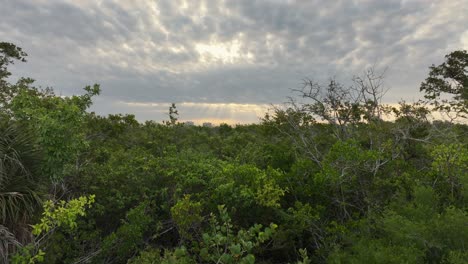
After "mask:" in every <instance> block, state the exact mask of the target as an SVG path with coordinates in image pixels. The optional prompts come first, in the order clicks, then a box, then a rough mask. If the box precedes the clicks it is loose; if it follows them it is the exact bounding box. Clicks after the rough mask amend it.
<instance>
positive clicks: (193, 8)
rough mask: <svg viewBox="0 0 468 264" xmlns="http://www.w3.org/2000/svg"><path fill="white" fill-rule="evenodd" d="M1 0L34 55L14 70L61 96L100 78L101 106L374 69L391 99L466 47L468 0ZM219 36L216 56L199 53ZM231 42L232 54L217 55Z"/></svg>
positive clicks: (228, 97) (229, 94)
mask: <svg viewBox="0 0 468 264" xmlns="http://www.w3.org/2000/svg"><path fill="white" fill-rule="evenodd" d="M2 2H3V3H2V8H1V9H0V16H1V17H2V19H1V20H0V39H1V40H2V41H11V42H14V43H17V44H18V45H19V46H22V47H23V48H24V49H25V50H27V51H28V53H29V54H30V60H29V62H28V63H27V64H25V65H16V66H15V68H14V70H15V72H16V76H32V77H34V78H36V79H37V80H38V82H39V83H40V84H42V85H44V86H47V85H50V86H53V87H55V88H57V89H58V90H60V91H61V92H62V93H63V94H71V93H76V92H79V91H80V88H81V87H83V86H84V85H86V84H89V83H94V82H98V83H101V85H102V88H103V97H104V98H106V100H107V101H108V102H111V101H110V100H116V101H124V102H135V101H137V102H138V101H139V102H148V101H152V102H188V101H193V102H213V103H221V102H235V103H270V102H271V103H278V102H283V101H284V100H285V97H286V96H289V95H290V91H289V89H290V88H297V87H298V86H299V85H300V81H301V79H302V78H304V77H310V78H313V79H317V80H326V79H327V78H328V77H330V76H342V78H341V79H342V80H344V81H345V82H346V78H347V77H349V76H351V75H353V74H359V73H361V72H362V71H363V70H364V68H365V67H368V66H371V65H374V64H377V65H378V66H381V67H385V66H388V67H389V71H388V75H387V80H386V82H387V86H389V87H391V88H392V90H391V91H390V92H389V93H388V98H389V101H392V102H393V101H396V100H399V99H400V98H417V97H419V92H418V90H419V89H418V85H419V83H420V82H421V81H422V80H423V79H424V77H425V74H427V67H428V66H429V65H431V64H433V63H439V62H440V61H441V60H442V59H443V55H445V54H447V53H448V52H450V51H451V50H452V49H461V48H465V49H467V48H468V47H466V46H465V47H463V46H461V45H462V44H461V39H460V36H461V35H462V33H463V32H466V31H467V29H466V26H465V25H467V24H468V17H467V16H466V15H464V14H466V13H468V0H450V1H417V0H409V1H399V0H391V1H379V0H374V1H371V0H355V1H348V0H341V1H325V2H324V1H319V0H316V1H280V0H277V1H251V0H239V1H223V2H220V1H217V0H201V1H175V0H161V1H154V2H152V1H126V2H119V1H99V2H98V1H84V2H78V1H75V2H72V1H70V2H67V1H33V0H16V1H13V0H4V1H2ZM184 2H185V3H184ZM184 5H186V7H185V9H184V8H183V6H184ZM466 34H467V33H466ZM467 36H468V35H467ZM234 41H237V42H234ZM216 42H219V43H218V44H219V45H221V46H218V47H215V49H216V48H217V49H218V50H217V51H216V50H215V51H214V52H215V53H213V54H214V55H213V54H212V56H214V57H209V56H208V55H209V54H208V55H206V54H200V53H199V50H197V47H198V46H197V44H205V45H208V46H207V47H209V45H212V44H216ZM232 43H236V45H238V46H236V47H235V48H236V49H238V50H237V52H238V53H239V54H238V55H236V54H235V56H238V57H235V56H234V55H233V56H234V57H233V58H232V59H231V60H230V61H222V59H221V58H218V57H216V56H222V55H219V54H222V52H225V50H228V49H229V48H231V49H234V47H233V46H229V45H233V44H232ZM466 43H468V40H466ZM222 45H225V46H222ZM216 52H218V55H216ZM247 54H251V55H249V56H250V57H248V56H247ZM203 56H208V57H206V58H211V60H212V61H204V60H206V58H205V57H203ZM210 56H211V55H210ZM343 76H344V77H343ZM107 105H108V106H109V107H108V108H106V109H104V110H102V111H103V112H112V111H114V110H115V109H114V110H112V111H111V110H110V108H112V107H116V106H115V105H113V104H112V103H108V104H107ZM128 107H130V106H128ZM125 109H127V108H125ZM125 109H122V110H125ZM128 109H129V111H130V110H131V107H130V108H128ZM140 110H141V109H140ZM140 110H139V111H140ZM140 114H141V113H140ZM145 116H146V115H145Z"/></svg>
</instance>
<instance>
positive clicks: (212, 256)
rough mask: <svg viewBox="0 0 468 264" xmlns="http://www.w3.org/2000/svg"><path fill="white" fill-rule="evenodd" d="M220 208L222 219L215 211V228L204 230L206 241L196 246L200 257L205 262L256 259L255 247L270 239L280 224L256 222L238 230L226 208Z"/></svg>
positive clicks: (213, 223) (212, 226) (213, 219)
mask: <svg viewBox="0 0 468 264" xmlns="http://www.w3.org/2000/svg"><path fill="white" fill-rule="evenodd" d="M218 210H219V218H220V219H219V220H221V221H219V220H218V218H217V217H215V216H214V215H213V214H212V215H211V219H210V226H211V230H210V231H209V232H206V233H203V235H202V241H201V242H199V243H198V245H196V246H195V249H194V251H195V252H196V253H198V254H199V258H200V260H202V262H204V263H225V264H228V263H255V256H254V255H253V254H252V252H253V250H254V248H256V247H258V246H260V244H262V243H264V242H266V241H267V240H269V239H270V238H271V237H272V236H273V234H274V233H275V231H276V229H277V225H275V224H270V226H269V227H266V228H264V229H262V228H263V227H262V225H254V226H253V227H251V228H249V229H248V230H244V229H241V230H239V231H238V232H237V234H236V233H235V231H234V230H235V229H234V226H233V224H232V222H231V218H230V217H229V215H228V213H227V210H226V208H225V207H224V206H219V207H218Z"/></svg>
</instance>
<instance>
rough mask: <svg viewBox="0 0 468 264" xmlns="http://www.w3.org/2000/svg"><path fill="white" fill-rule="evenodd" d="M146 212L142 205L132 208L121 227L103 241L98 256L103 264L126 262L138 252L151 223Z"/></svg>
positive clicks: (144, 205)
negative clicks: (105, 263) (104, 263)
mask: <svg viewBox="0 0 468 264" xmlns="http://www.w3.org/2000/svg"><path fill="white" fill-rule="evenodd" d="M146 210H147V204H144V203H143V204H140V205H138V206H137V207H135V208H132V209H131V210H130V211H129V212H128V213H127V216H126V220H125V221H123V223H122V225H121V226H120V227H119V228H118V229H117V230H116V231H115V232H113V233H112V234H110V235H109V236H107V237H106V238H105V239H104V241H103V244H102V253H101V255H100V259H102V261H103V262H117V263H122V262H126V261H127V260H128V259H130V257H131V256H133V255H134V254H135V252H137V251H138V248H139V247H141V246H142V244H143V238H144V235H145V232H146V231H147V230H148V228H149V227H150V224H151V221H152V219H151V217H149V216H148V215H147V212H146Z"/></svg>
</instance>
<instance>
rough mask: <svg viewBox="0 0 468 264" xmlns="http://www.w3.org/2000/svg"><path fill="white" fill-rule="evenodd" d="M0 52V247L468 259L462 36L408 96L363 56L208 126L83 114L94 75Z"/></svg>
mask: <svg viewBox="0 0 468 264" xmlns="http://www.w3.org/2000/svg"><path fill="white" fill-rule="evenodd" d="M0 55H1V57H0V262H4V263H9V262H10V263H38V262H44V263H135V264H136V263H468V207H467V202H468V137H467V133H468V126H467V125H466V113H467V109H468V107H467V99H468V98H467V95H468V77H467V76H468V74H467V66H468V55H467V52H466V51H457V52H454V53H451V54H449V55H447V57H446V62H444V63H443V64H442V65H439V66H432V67H431V68H430V72H429V77H428V78H427V79H426V80H425V81H424V82H423V84H422V85H421V91H422V92H424V96H425V99H424V100H421V101H420V102H418V103H415V104H407V103H404V102H402V103H401V104H400V105H399V106H398V107H390V106H385V105H383V104H381V103H380V99H381V97H382V95H383V94H384V92H385V91H384V89H383V86H382V84H381V81H382V78H381V76H379V75H378V74H375V73H374V72H373V71H368V72H367V73H366V75H365V76H362V77H356V78H355V79H354V84H353V85H352V86H350V87H346V86H343V85H341V84H339V83H338V82H336V81H330V83H329V85H327V86H322V85H318V84H316V83H314V82H312V81H306V82H305V85H304V89H300V90H298V91H296V94H297V95H298V98H302V99H301V101H302V102H301V103H299V102H297V101H295V100H292V101H291V103H290V104H288V105H287V106H285V107H283V108H278V109H275V111H273V113H271V114H269V115H266V116H265V118H264V119H263V121H262V122H261V123H260V124H254V125H238V126H235V127H232V126H229V125H226V124H223V125H220V126H218V127H213V128H208V127H199V126H185V125H183V124H180V123H178V121H177V114H178V113H177V110H176V108H175V105H172V106H171V109H170V111H169V115H170V116H169V121H167V122H164V124H158V123H155V122H152V121H148V122H145V123H143V124H142V123H139V122H137V121H136V120H135V118H134V116H132V115H109V116H107V117H103V116H98V115H96V114H94V113H89V112H87V109H88V108H89V106H90V105H91V104H92V98H93V97H94V96H97V95H98V94H99V92H100V88H99V86H97V85H95V86H90V87H86V88H85V92H84V94H83V95H79V96H71V97H62V96H56V95H55V94H54V93H53V91H52V90H51V89H39V88H36V87H34V86H33V81H32V80H31V79H26V78H22V79H20V80H19V81H18V82H17V83H14V84H12V83H10V82H8V79H7V78H8V76H10V72H9V71H8V67H7V66H8V65H10V64H11V63H13V62H14V61H15V60H20V61H21V60H24V57H25V56H26V53H24V52H23V51H22V50H21V49H20V48H18V47H16V46H15V45H13V44H9V43H0ZM434 106H435V107H434ZM433 109H434V110H437V111H439V112H441V111H442V113H443V114H444V116H449V117H451V121H450V122H448V121H440V120H431V119H430V118H429V116H430V114H431V111H430V110H433ZM389 120H392V121H389Z"/></svg>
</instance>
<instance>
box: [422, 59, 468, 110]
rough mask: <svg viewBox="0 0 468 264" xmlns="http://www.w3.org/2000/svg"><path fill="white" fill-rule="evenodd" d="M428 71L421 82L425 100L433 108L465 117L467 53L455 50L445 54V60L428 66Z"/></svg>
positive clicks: (467, 94) (467, 108) (467, 95)
mask: <svg viewBox="0 0 468 264" xmlns="http://www.w3.org/2000/svg"><path fill="white" fill-rule="evenodd" d="M429 69H430V72H429V76H428V77H427V78H426V80H425V81H424V82H423V83H422V84H421V88H420V90H421V91H422V92H424V93H425V95H424V97H425V98H426V99H427V101H428V102H429V103H430V104H432V105H434V107H435V108H434V110H441V111H444V112H447V113H454V114H456V116H461V117H465V118H466V117H467V114H468V53H467V51H466V50H457V51H454V52H452V53H450V54H448V55H446V56H445V62H444V63H442V64H440V65H439V66H434V65H432V66H431V67H429Z"/></svg>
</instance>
